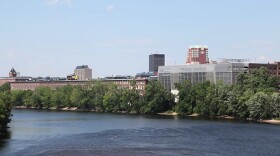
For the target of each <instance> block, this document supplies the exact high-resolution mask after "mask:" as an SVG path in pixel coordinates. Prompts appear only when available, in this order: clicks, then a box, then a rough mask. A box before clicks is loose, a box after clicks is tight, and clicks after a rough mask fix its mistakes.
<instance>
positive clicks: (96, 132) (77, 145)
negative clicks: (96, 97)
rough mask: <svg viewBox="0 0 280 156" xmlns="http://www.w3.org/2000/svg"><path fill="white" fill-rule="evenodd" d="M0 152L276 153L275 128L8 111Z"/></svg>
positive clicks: (279, 150)
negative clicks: (8, 115)
mask: <svg viewBox="0 0 280 156" xmlns="http://www.w3.org/2000/svg"><path fill="white" fill-rule="evenodd" d="M10 127H11V128H10V129H9V134H8V135H7V136H6V138H5V139H1V140H0V155H1V156H2V155H11V156H32V155H55V156H57V155H71V156H72V155H73V156H74V155H80V156H82V155H108V156H124V155H139V156H142V155H156V156H157V155H164V156H170V155H191V156H204V155H205V156H208V155H210V156H231V155H232V156H237V155H238V156H242V155H244V156H248V155H252V156H255V155H266V156H267V155H280V126H279V125H270V124H260V123H249V122H237V121H227V120H207V119H195V118H182V119H179V118H178V117H174V116H145V115H126V114H109V113H93V112H56V111H43V110H41V111H40V110H13V118H12V122H11V124H10Z"/></svg>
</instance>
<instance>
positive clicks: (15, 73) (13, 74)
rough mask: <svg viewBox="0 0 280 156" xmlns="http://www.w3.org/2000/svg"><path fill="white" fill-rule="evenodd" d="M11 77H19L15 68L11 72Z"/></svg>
mask: <svg viewBox="0 0 280 156" xmlns="http://www.w3.org/2000/svg"><path fill="white" fill-rule="evenodd" d="M9 77H17V72H16V70H15V69H14V67H13V68H12V69H11V71H10V72H9Z"/></svg>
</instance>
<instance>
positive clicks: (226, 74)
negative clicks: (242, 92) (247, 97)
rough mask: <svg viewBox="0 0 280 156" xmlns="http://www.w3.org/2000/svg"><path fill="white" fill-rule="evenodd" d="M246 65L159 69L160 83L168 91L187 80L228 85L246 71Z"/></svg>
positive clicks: (184, 66)
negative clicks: (219, 82)
mask: <svg viewBox="0 0 280 156" xmlns="http://www.w3.org/2000/svg"><path fill="white" fill-rule="evenodd" d="M246 66H247V65H246V64H244V63H219V64H187V65H175V66H161V67H159V74H158V75H159V81H160V82H161V84H162V85H163V86H164V87H165V88H166V89H168V90H171V91H172V90H176V88H175V83H182V82H184V81H186V80H188V81H190V82H191V83H192V84H196V83H199V82H204V81H206V80H208V81H210V82H212V83H216V82H218V81H223V82H224V83H226V84H232V83H235V82H236V77H237V75H238V74H239V73H241V72H245V71H246V69H247V68H246Z"/></svg>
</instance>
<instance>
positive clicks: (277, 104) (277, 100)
mask: <svg viewBox="0 0 280 156" xmlns="http://www.w3.org/2000/svg"><path fill="white" fill-rule="evenodd" d="M271 105H272V108H273V116H274V117H276V118H278V119H279V118H280V94H279V93H273V94H272V96H271Z"/></svg>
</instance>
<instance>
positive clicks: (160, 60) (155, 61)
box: [149, 54, 165, 74]
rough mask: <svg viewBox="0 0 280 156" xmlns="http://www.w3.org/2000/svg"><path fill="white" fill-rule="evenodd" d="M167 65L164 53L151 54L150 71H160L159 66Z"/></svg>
mask: <svg viewBox="0 0 280 156" xmlns="http://www.w3.org/2000/svg"><path fill="white" fill-rule="evenodd" d="M164 65H165V55H164V54H151V55H149V72H153V73H155V74H157V73H158V67H159V66H164Z"/></svg>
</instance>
